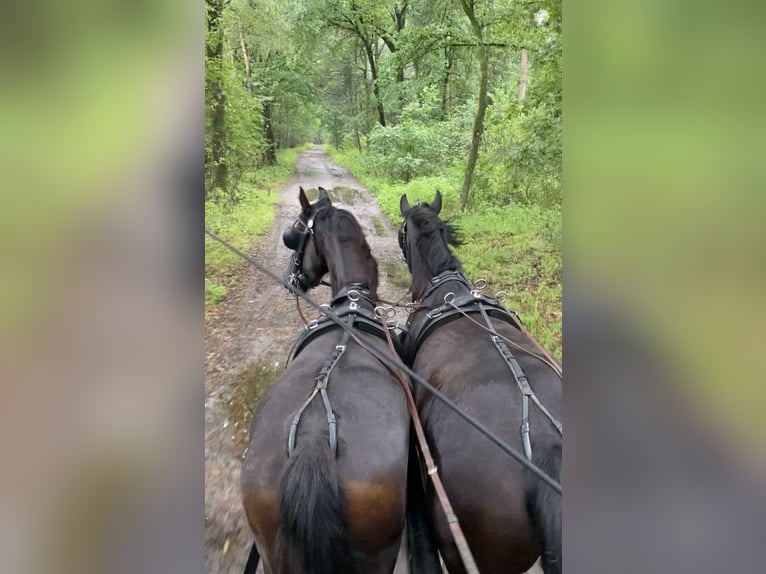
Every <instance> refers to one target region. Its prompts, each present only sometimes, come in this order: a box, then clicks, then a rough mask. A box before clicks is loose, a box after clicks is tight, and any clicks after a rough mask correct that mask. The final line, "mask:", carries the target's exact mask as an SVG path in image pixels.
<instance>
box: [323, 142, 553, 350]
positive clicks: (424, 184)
mask: <svg viewBox="0 0 766 574" xmlns="http://www.w3.org/2000/svg"><path fill="white" fill-rule="evenodd" d="M326 150H327V152H328V153H329V154H330V155H331V156H332V157H333V159H334V160H335V161H336V162H338V163H340V164H342V165H344V166H346V167H347V168H349V169H350V170H351V171H352V172H353V174H354V175H355V176H356V177H358V178H359V179H360V180H361V181H362V182H363V183H364V185H365V186H366V187H367V188H368V189H369V190H370V192H371V193H372V194H374V195H375V197H376V198H377V200H378V203H379V204H380V207H381V209H382V210H383V212H384V213H385V214H386V215H387V216H388V218H389V219H390V220H391V221H392V222H394V223H395V224H399V223H400V222H401V219H402V218H401V216H400V215H399V198H400V197H401V196H402V194H404V193H406V194H407V197H408V199H409V201H410V203H411V204H414V203H415V202H416V201H417V200H422V201H426V202H431V201H433V198H434V194H435V192H436V190H437V189H439V190H440V191H441V192H442V195H443V198H444V199H443V206H444V207H443V209H442V217H445V218H451V219H452V222H453V223H454V224H456V225H457V226H458V227H459V228H460V230H461V232H462V236H463V240H464V242H465V244H464V245H463V246H462V247H460V248H458V249H457V250H456V251H455V253H456V255H457V256H458V258H459V259H460V262H461V263H462V264H463V269H464V271H465V274H466V276H467V277H468V278H469V279H471V280H474V281H475V280H477V279H485V280H486V281H487V282H488V283H489V286H488V288H487V289H485V291H484V292H485V293H489V294H494V293H497V292H498V291H506V292H507V293H508V299H507V301H506V306H507V307H509V308H511V309H515V310H516V311H517V312H518V313H519V315H520V317H521V319H522V321H524V324H525V325H526V326H527V328H528V329H529V331H530V332H531V333H532V335H533V336H534V337H535V338H536V339H537V340H538V341H539V342H540V343H541V344H542V345H543V346H544V347H545V348H546V349H548V350H549V351H550V352H551V353H552V354H553V355H554V356H555V357H556V358H557V359H559V360H560V359H561V297H562V291H561V210H560V209H558V208H548V209H546V208H542V207H539V206H535V205H518V204H513V205H508V206H503V207H497V206H475V207H469V211H468V212H467V213H460V211H459V208H458V206H459V197H460V187H461V185H462V181H463V166H462V165H453V166H451V167H449V168H447V169H445V170H443V172H442V174H440V175H438V176H431V177H421V178H418V179H415V180H412V181H410V182H409V183H406V184H405V183H390V182H389V181H388V180H387V179H385V178H384V177H380V176H379V175H377V174H374V173H371V170H370V169H369V163H368V162H367V161H366V158H365V156H364V154H360V153H359V152H357V151H356V150H353V149H352V150H340V151H338V150H335V149H334V148H332V147H330V146H327V148H326Z"/></svg>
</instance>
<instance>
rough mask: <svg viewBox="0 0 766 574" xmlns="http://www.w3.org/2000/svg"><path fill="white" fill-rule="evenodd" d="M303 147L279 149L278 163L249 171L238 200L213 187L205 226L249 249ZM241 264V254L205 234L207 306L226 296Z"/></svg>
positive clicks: (268, 220)
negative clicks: (231, 199)
mask: <svg viewBox="0 0 766 574" xmlns="http://www.w3.org/2000/svg"><path fill="white" fill-rule="evenodd" d="M303 149H305V147H301V148H292V149H286V150H279V151H278V152H277V165H275V166H270V167H264V168H260V169H258V170H255V171H251V172H246V173H245V175H244V176H243V178H242V181H241V182H240V183H239V186H238V188H237V194H236V195H237V201H236V202H231V201H228V200H227V198H226V196H225V195H224V194H222V193H216V190H213V191H212V192H211V193H210V194H209V195H208V197H207V199H206V201H205V226H206V227H207V228H208V229H210V230H211V231H212V232H214V233H216V234H218V235H220V236H221V237H223V238H224V239H226V240H227V241H229V242H230V243H231V244H232V245H234V246H235V247H237V248H238V249H241V250H242V251H245V252H248V251H249V250H250V249H251V248H252V246H253V243H254V242H255V240H256V238H257V237H258V236H259V235H260V234H262V233H263V232H264V231H266V230H267V229H269V227H270V226H271V223H272V222H273V220H274V206H275V204H276V203H277V202H278V201H279V189H280V188H281V187H282V186H283V185H285V184H286V183H287V182H288V181H289V180H290V178H291V177H292V174H293V172H294V170H295V163H296V161H297V160H298V153H299V152H300V151H302V150H303ZM242 264H243V263H242V260H241V259H240V258H239V257H237V256H236V255H235V254H233V253H232V252H231V251H229V250H228V249H226V248H225V247H224V246H223V245H220V244H219V243H217V242H215V241H213V240H212V239H210V238H209V237H207V236H205V306H206V307H208V306H210V305H214V304H216V303H219V302H220V301H222V300H223V299H225V298H226V295H227V293H228V290H229V289H230V288H231V287H232V285H234V283H235V282H236V279H237V276H238V272H239V270H240V269H241V268H242Z"/></svg>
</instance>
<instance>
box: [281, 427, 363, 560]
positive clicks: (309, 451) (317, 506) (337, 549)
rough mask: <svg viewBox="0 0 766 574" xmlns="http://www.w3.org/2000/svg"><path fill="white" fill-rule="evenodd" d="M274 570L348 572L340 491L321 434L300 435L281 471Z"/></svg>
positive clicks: (346, 544)
mask: <svg viewBox="0 0 766 574" xmlns="http://www.w3.org/2000/svg"><path fill="white" fill-rule="evenodd" d="M281 496H282V502H281V508H280V517H281V524H280V526H279V532H278V535H277V536H278V551H279V556H280V558H279V560H280V570H281V571H282V572H291V573H292V574H353V573H354V568H353V562H352V559H351V556H350V548H349V544H348V538H347V531H346V521H345V515H344V504H343V493H342V492H341V490H340V487H339V485H338V476H337V473H336V463H335V455H334V454H333V452H332V451H331V450H330V446H329V444H328V443H327V438H326V437H322V439H321V440H317V441H310V440H306V441H304V442H303V444H299V445H298V447H297V448H296V449H295V451H293V454H292V456H291V457H290V460H289V462H288V463H287V468H286V469H285V473H284V475H283V476H282V485H281Z"/></svg>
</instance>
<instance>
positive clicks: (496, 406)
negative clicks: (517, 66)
mask: <svg viewBox="0 0 766 574" xmlns="http://www.w3.org/2000/svg"><path fill="white" fill-rule="evenodd" d="M441 205H442V198H441V194H440V193H439V192H438V191H437V192H436V198H435V200H434V201H433V203H432V204H430V205H429V204H420V203H418V204H417V205H416V206H415V207H410V204H409V202H408V200H407V197H406V196H404V195H403V196H402V198H401V202H400V210H401V214H402V216H403V217H404V223H403V224H402V228H401V229H400V232H399V243H400V246H401V248H402V251H403V254H404V257H405V259H406V261H407V265H408V266H409V268H410V272H411V274H412V284H411V290H412V299H413V301H415V302H417V303H419V304H418V305H416V307H415V310H414V311H413V312H412V313H411V315H410V317H409V320H408V325H409V328H408V332H407V333H406V335H405V336H404V338H403V341H402V348H403V353H404V355H405V360H406V361H407V362H408V363H409V364H410V365H411V366H412V368H413V370H414V371H415V372H416V373H418V375H420V376H422V377H423V378H424V379H426V380H427V381H428V382H429V383H430V384H432V385H433V386H435V387H437V388H438V389H440V390H441V391H442V392H443V393H444V394H445V395H447V396H448V397H450V398H451V399H452V400H454V401H455V402H456V403H457V404H458V405H459V406H460V407H461V408H462V409H463V410H464V411H466V412H468V413H470V414H472V415H474V416H476V417H477V418H479V419H480V420H482V422H484V424H486V425H487V426H488V427H489V428H490V429H491V430H492V431H493V432H494V433H495V434H496V435H497V436H499V437H501V438H502V439H503V440H505V441H506V442H507V443H509V444H511V445H512V446H514V447H515V448H517V449H518V450H519V451H521V450H522V449H523V451H524V452H525V453H526V454H527V457H528V458H530V459H531V460H532V461H533V462H534V463H535V464H537V466H539V467H540V468H542V469H543V470H544V471H545V472H546V473H547V474H549V475H550V476H551V477H553V478H554V479H555V480H557V481H560V479H561V453H562V440H561V439H562V437H561V425H560V423H559V422H558V420H560V417H561V409H562V397H561V395H562V384H561V380H560V378H559V376H558V374H557V372H556V370H557V368H558V366H557V365H555V363H550V362H549V360H548V359H542V360H541V358H540V349H539V347H537V346H536V344H535V343H534V342H533V341H532V340H531V339H530V338H529V337H528V336H527V335H525V333H524V332H523V331H522V330H521V329H520V328H519V327H518V324H517V323H516V319H515V317H514V316H513V315H511V314H509V313H508V312H507V311H506V310H505V309H504V308H503V307H502V306H501V305H500V304H499V303H498V302H497V301H495V300H490V299H488V298H484V297H482V296H481V295H480V293H478V292H477V291H476V290H475V289H473V288H472V286H471V285H470V284H469V283H468V282H467V281H466V279H465V278H464V277H463V275H462V273H461V266H460V262H459V261H458V259H457V258H456V257H455V256H454V255H453V254H452V252H451V251H450V245H458V244H459V238H458V236H457V232H456V230H455V228H454V227H452V226H451V225H449V224H447V223H445V222H443V221H441V220H440V219H439V217H438V215H439V212H440V210H441ZM525 396H526V399H525V398H524V397H525ZM416 400H417V403H418V411H419V412H420V415H421V417H422V421H423V424H424V427H425V430H426V435H427V437H428V440H429V443H430V445H431V448H432V450H433V455H434V458H435V460H436V463H437V466H438V468H439V472H440V474H441V476H442V479H443V481H444V486H445V489H446V491H447V494H448V496H449V498H450V500H451V502H452V505H453V507H454V509H455V511H456V514H457V516H458V518H459V520H460V523H461V525H462V527H463V531H464V533H465V535H466V539H467V540H468V544H469V546H470V548H471V550H472V552H473V554H474V557H475V559H476V563H477V566H478V568H479V571H480V572H481V574H495V573H497V574H500V573H503V574H509V573H517V572H518V573H520V572H524V571H526V570H528V569H529V568H530V567H531V566H532V565H533V564H534V562H535V561H536V560H537V558H538V557H540V556H541V555H542V565H543V569H544V571H545V573H546V574H554V573H559V572H561V496H560V495H559V494H557V493H555V492H554V491H553V490H551V489H550V488H549V487H548V486H547V485H546V484H544V483H543V482H542V481H540V480H539V479H538V478H537V477H535V476H533V475H532V474H531V473H529V471H527V470H526V469H524V468H523V467H522V466H521V465H520V464H519V463H518V462H517V461H515V460H513V459H511V458H510V457H508V456H506V455H505V454H504V453H503V452H502V451H500V450H499V449H498V448H497V446H495V445H494V444H492V443H491V442H490V441H488V440H487V439H486V437H484V436H483V435H481V434H480V433H479V432H478V431H476V430H474V429H472V428H471V427H470V426H468V424H467V423H466V422H465V421H464V420H462V419H460V418H459V417H458V416H457V415H456V414H455V413H453V412H452V411H450V410H449V409H447V408H446V407H445V406H444V405H443V404H441V403H440V402H438V401H435V400H433V399H432V397H431V395H429V394H428V393H427V392H424V391H422V390H420V389H417V392H416ZM425 506H426V513H427V514H428V516H429V518H430V520H429V523H430V524H431V525H432V529H431V536H432V540H434V541H435V543H436V545H437V546H438V548H439V551H440V552H441V554H442V557H443V559H444V561H445V563H446V564H447V567H448V569H449V571H450V573H451V574H458V573H462V572H465V570H464V568H463V565H462V562H461V561H460V558H459V555H458V553H457V548H456V547H455V545H454V543H453V541H452V537H451V535H450V531H449V528H448V524H447V521H446V519H445V517H444V514H443V512H442V511H441V509H440V508H439V506H438V502H437V500H436V497H435V495H434V493H433V490H432V489H430V488H426V490H425Z"/></svg>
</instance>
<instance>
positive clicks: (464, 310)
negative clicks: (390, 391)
mask: <svg viewBox="0 0 766 574" xmlns="http://www.w3.org/2000/svg"><path fill="white" fill-rule="evenodd" d="M451 281H452V282H456V283H459V284H460V285H461V286H462V287H463V288H464V289H463V290H467V291H468V292H467V293H463V294H461V295H456V294H455V293H452V292H450V293H447V294H446V295H445V296H444V304H442V305H439V306H437V307H434V308H433V309H431V310H430V311H428V313H426V318H425V320H423V321H419V322H417V323H416V324H415V326H414V327H413V326H412V324H411V321H412V320H411V319H409V320H408V321H407V327H408V329H409V330H408V332H407V340H408V341H411V343H410V344H408V345H406V346H405V349H404V354H403V358H404V360H405V362H406V363H407V365H408V366H410V367H411V366H412V364H413V362H414V361H415V356H416V355H417V352H418V349H420V347H421V346H422V344H423V343H424V342H425V340H426V339H427V338H428V337H429V336H430V335H432V334H433V333H434V331H435V330H436V329H437V328H439V327H443V326H444V325H446V324H447V323H451V322H452V321H455V320H457V319H460V318H461V317H462V318H465V316H466V315H472V314H480V315H481V317H482V319H483V320H484V323H485V325H486V326H487V329H488V330H489V331H490V333H491V335H490V339H491V340H492V343H493V345H494V346H495V348H496V349H497V351H498V353H499V354H500V356H501V357H502V359H503V361H504V362H505V364H506V365H507V366H508V368H509V370H510V371H511V374H512V375H513V378H514V380H515V381H516V385H517V386H518V387H519V390H520V391H521V394H522V403H521V438H522V443H523V445H524V455H525V456H526V457H527V459H529V460H532V444H531V441H530V438H529V430H530V429H529V401H530V399H531V400H532V402H534V403H535V404H536V405H537V407H538V408H539V409H540V411H541V412H542V413H543V414H544V415H545V416H546V418H548V420H550V421H551V423H552V424H553V426H554V427H555V428H556V430H557V431H558V432H559V434H561V435H562V436H563V427H562V425H561V423H560V422H559V421H558V420H556V419H555V418H554V417H553V415H552V414H551V413H550V412H549V411H548V410H547V409H546V408H545V407H544V406H543V405H542V403H541V402H540V401H539V399H538V398H537V396H536V395H535V393H534V391H533V390H532V387H531V386H530V384H529V381H528V380H527V377H526V375H525V374H524V370H523V369H522V368H521V365H520V364H519V362H518V360H517V359H516V357H515V356H514V355H513V353H512V352H511V351H510V349H509V348H508V346H507V345H506V344H505V341H504V340H503V337H502V336H500V335H499V334H498V333H497V331H496V330H495V326H494V325H493V323H492V319H491V318H492V317H494V318H496V319H500V320H501V321H503V322H505V323H508V324H510V325H512V326H513V327H514V328H516V329H519V330H521V327H520V325H521V320H520V319H519V317H518V316H517V315H516V313H514V312H512V311H508V310H507V309H506V308H505V307H503V306H502V305H501V304H500V303H499V302H498V301H497V300H496V299H491V298H489V297H485V296H484V295H482V294H481V293H480V292H479V291H478V290H476V289H473V288H472V287H471V284H470V283H469V282H468V280H467V279H466V278H465V277H464V276H463V274H462V273H460V272H459V271H451V270H450V271H444V272H442V273H440V274H438V275H437V276H436V277H434V278H433V279H431V284H430V285H429V287H428V289H426V291H425V293H424V294H423V296H422V297H420V301H421V302H422V301H425V300H426V299H427V298H428V297H429V296H430V295H431V294H433V293H434V292H435V291H436V290H437V289H439V288H440V287H442V286H443V285H444V284H445V283H447V282H451Z"/></svg>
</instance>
